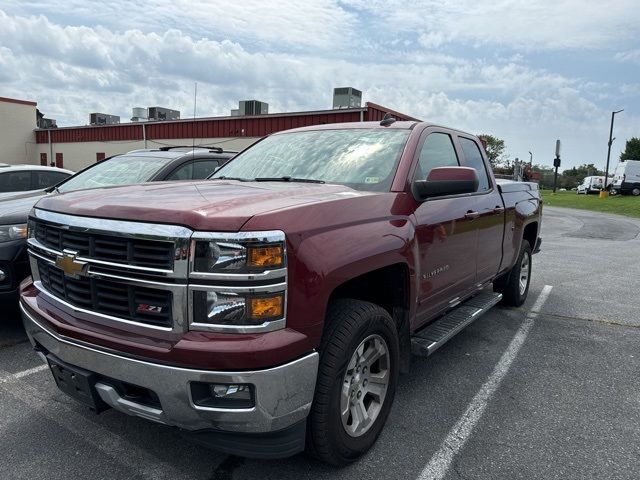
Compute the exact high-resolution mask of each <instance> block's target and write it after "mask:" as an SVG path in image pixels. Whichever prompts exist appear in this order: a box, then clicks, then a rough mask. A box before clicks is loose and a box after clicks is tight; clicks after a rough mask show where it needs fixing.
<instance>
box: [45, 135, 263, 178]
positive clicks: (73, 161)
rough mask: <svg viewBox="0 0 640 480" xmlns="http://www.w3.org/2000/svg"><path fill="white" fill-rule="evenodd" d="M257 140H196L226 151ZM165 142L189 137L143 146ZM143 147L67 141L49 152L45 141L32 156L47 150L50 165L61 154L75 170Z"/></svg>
mask: <svg viewBox="0 0 640 480" xmlns="http://www.w3.org/2000/svg"><path fill="white" fill-rule="evenodd" d="M257 140H259V137H242V138H237V137H233V138H199V139H197V140H196V145H207V146H219V147H221V148H223V149H225V150H236V151H240V150H243V149H245V148H247V147H248V146H249V145H251V144H253V143H254V142H256V141H257ZM166 145H184V146H191V141H190V139H188V138H186V139H175V138H172V139H161V140H147V147H146V148H160V147H163V146H166ZM143 148H145V144H144V141H142V140H140V141H131V142H128V141H123V142H69V143H54V144H52V145H51V150H53V153H52V152H50V148H49V144H48V143H40V144H38V146H37V152H36V154H35V155H34V157H35V158H38V161H39V158H40V153H46V154H47V161H48V162H49V164H51V162H52V161H53V162H54V163H55V159H56V153H62V162H63V167H64V168H67V169H69V170H73V171H75V172H77V171H78V170H82V169H83V168H85V167H87V166H89V165H91V164H92V163H95V162H96V161H97V160H96V159H97V156H96V154H97V153H104V154H105V157H110V156H112V155H117V154H120V153H127V152H130V151H131V150H138V149H143Z"/></svg>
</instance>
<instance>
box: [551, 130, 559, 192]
mask: <svg viewBox="0 0 640 480" xmlns="http://www.w3.org/2000/svg"><path fill="white" fill-rule="evenodd" d="M553 166H554V167H555V168H556V170H555V172H554V173H553V193H556V185H557V184H558V167H559V166H560V139H558V140H556V158H554V159H553Z"/></svg>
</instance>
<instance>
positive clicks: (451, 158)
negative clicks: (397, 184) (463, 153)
mask: <svg viewBox="0 0 640 480" xmlns="http://www.w3.org/2000/svg"><path fill="white" fill-rule="evenodd" d="M457 166H459V163H458V157H457V155H456V150H455V149H454V148H453V143H452V142H451V137H450V136H449V135H447V134H446V133H432V134H430V135H429V136H428V137H427V138H426V140H425V141H424V143H423V144H422V148H421V149H420V159H419V160H418V167H417V168H416V173H415V174H414V176H413V178H414V180H425V179H426V178H427V177H428V176H429V172H431V170H432V169H433V168H437V167H457Z"/></svg>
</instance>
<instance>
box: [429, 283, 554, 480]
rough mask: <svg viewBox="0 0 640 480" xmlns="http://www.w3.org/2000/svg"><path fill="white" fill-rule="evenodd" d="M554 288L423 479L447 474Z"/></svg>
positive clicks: (542, 298) (546, 288) (529, 317)
mask: <svg viewBox="0 0 640 480" xmlns="http://www.w3.org/2000/svg"><path fill="white" fill-rule="evenodd" d="M552 288H553V287H552V286H550V285H545V286H544V288H543V289H542V292H540V295H538V298H537V300H536V301H535V303H534V305H533V307H532V308H531V310H530V312H529V313H528V314H527V316H526V318H525V320H524V322H523V324H522V325H521V326H520V328H519V329H518V331H517V332H516V334H515V335H514V337H513V339H512V340H511V343H509V346H508V347H507V349H506V351H505V352H504V353H503V354H502V357H501V358H500V361H499V362H498V364H497V365H496V366H495V368H494V369H493V372H491V375H490V376H489V378H488V380H487V381H486V382H485V384H484V385H482V387H481V388H480V390H479V391H478V393H476V395H475V396H474V397H473V400H471V403H469V406H468V407H467V409H466V410H465V412H464V414H463V415H462V417H460V419H459V420H458V421H457V422H456V424H455V425H454V426H453V428H452V429H451V430H450V431H449V434H448V435H447V437H446V438H445V440H444V441H443V442H442V445H441V446H440V448H439V449H438V451H437V452H436V453H435V454H434V455H433V457H431V460H430V461H429V463H428V464H427V466H426V467H424V469H423V470H422V472H421V473H420V475H419V476H418V479H419V480H441V479H442V478H444V476H445V475H446V474H447V472H448V471H449V468H450V467H451V463H452V462H453V459H454V458H455V456H456V455H457V454H458V452H460V450H461V449H462V447H463V446H464V444H465V443H466V442H467V440H468V439H469V437H470V436H471V434H472V433H473V429H474V427H475V426H476V424H477V423H478V421H479V420H480V418H482V414H483V413H484V411H485V409H486V408H487V404H488V402H489V400H490V399H491V397H492V395H493V394H494V393H495V391H496V390H497V389H498V387H499V386H500V383H501V382H502V380H503V379H504V377H505V376H506V374H507V372H508V371H509V368H510V367H511V364H512V363H513V361H514V360H515V359H516V357H517V355H518V352H519V351H520V348H521V347H522V345H523V344H524V342H525V340H526V339H527V335H528V334H529V331H530V330H531V327H533V324H534V321H535V319H536V317H537V316H538V314H539V313H540V310H541V309H542V306H543V305H544V303H545V302H546V301H547V298H549V294H550V293H551V289H552Z"/></svg>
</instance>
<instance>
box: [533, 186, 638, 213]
mask: <svg viewBox="0 0 640 480" xmlns="http://www.w3.org/2000/svg"><path fill="white" fill-rule="evenodd" d="M540 193H541V194H542V199H543V200H544V204H545V205H551V206H552V207H567V208H579V209H581V210H594V211H596V212H608V213H617V214H618V215H627V216H628V217H640V197H634V196H631V195H624V196H622V195H615V196H613V197H607V198H599V197H598V195H597V194H591V195H577V194H576V192H556V193H555V195H554V194H553V193H551V190H541V191H540Z"/></svg>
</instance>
